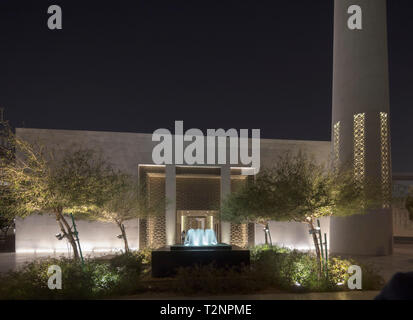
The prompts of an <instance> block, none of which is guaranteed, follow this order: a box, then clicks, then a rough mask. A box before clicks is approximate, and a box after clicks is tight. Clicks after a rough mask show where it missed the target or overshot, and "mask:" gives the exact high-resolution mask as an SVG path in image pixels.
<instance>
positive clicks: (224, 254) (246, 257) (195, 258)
mask: <svg viewBox="0 0 413 320" xmlns="http://www.w3.org/2000/svg"><path fill="white" fill-rule="evenodd" d="M211 263H214V265H215V266H216V267H217V268H226V267H229V268H232V267H241V266H248V265H249V264H250V251H249V250H248V249H243V248H239V247H236V246H231V245H228V244H224V243H219V244H217V245H215V246H195V247H189V246H185V245H174V246H168V247H164V248H160V249H157V250H153V251H152V277H154V278H162V277H170V276H174V275H175V274H176V272H177V270H178V268H182V267H184V268H185V267H193V266H195V265H200V266H206V265H210V264H211Z"/></svg>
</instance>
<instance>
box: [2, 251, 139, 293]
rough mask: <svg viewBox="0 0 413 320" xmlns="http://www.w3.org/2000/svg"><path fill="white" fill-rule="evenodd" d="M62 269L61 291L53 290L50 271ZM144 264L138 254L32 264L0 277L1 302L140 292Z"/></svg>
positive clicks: (61, 259) (39, 261) (53, 260)
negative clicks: (50, 284) (48, 283)
mask: <svg viewBox="0 0 413 320" xmlns="http://www.w3.org/2000/svg"><path fill="white" fill-rule="evenodd" d="M51 265H58V266H59V267H60V268H61V269H62V289H61V290H58V289H55V290H50V289H49V288H48V285H47V281H48V278H49V276H48V274H47V270H48V268H49V266H51ZM141 272H142V261H141V258H140V257H139V256H138V255H137V254H122V255H118V256H116V257H114V258H113V259H112V260H109V261H101V260H98V259H87V260H85V263H84V265H82V263H81V262H80V261H74V260H72V259H68V258H59V259H55V258H53V259H45V260H37V261H34V262H31V263H29V264H27V265H26V266H24V267H23V269H21V270H19V271H13V272H9V273H7V274H4V275H0V283H1V286H0V299H94V298H102V297H106V296H111V295H119V294H130V293H133V292H136V291H138V290H140V288H141V287H140V277H141Z"/></svg>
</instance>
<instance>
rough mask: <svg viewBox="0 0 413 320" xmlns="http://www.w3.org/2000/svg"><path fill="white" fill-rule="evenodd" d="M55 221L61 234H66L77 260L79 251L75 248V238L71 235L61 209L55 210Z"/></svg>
mask: <svg viewBox="0 0 413 320" xmlns="http://www.w3.org/2000/svg"><path fill="white" fill-rule="evenodd" d="M56 221H57V224H58V225H59V227H60V230H61V231H62V233H63V235H64V236H66V238H67V241H69V243H70V245H71V246H72V249H73V257H74V259H75V260H78V259H79V251H78V249H77V244H76V241H75V238H74V237H73V232H72V229H71V228H70V225H69V224H68V223H67V221H66V219H65V218H64V216H63V214H62V211H61V210H56Z"/></svg>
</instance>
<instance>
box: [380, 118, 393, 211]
mask: <svg viewBox="0 0 413 320" xmlns="http://www.w3.org/2000/svg"><path fill="white" fill-rule="evenodd" d="M380 147H381V188H382V196H383V207H384V208H388V207H389V206H390V196H391V175H390V147H389V120H388V114H387V113H386V112H380Z"/></svg>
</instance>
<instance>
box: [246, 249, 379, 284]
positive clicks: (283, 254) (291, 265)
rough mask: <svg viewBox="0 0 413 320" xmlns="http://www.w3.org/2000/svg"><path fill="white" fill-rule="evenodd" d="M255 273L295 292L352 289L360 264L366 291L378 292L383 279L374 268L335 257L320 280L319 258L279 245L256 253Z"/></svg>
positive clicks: (254, 250)
mask: <svg viewBox="0 0 413 320" xmlns="http://www.w3.org/2000/svg"><path fill="white" fill-rule="evenodd" d="M251 257H252V266H253V269H254V274H255V275H256V276H257V277H260V278H261V281H263V280H264V279H266V280H267V284H269V285H270V284H271V285H273V286H276V287H279V288H282V289H286V290H293V291H297V290H299V291H334V290H346V289H348V287H347V285H346V283H347V280H348V278H349V274H348V268H349V266H351V265H359V266H360V267H361V269H362V282H363V283H362V287H363V290H378V289H380V288H381V287H382V286H383V283H384V281H383V278H382V277H381V276H380V275H379V273H378V271H377V270H376V269H375V268H374V267H373V266H372V265H366V264H361V263H359V262H356V261H354V260H351V259H347V260H346V259H342V258H340V257H331V258H330V259H329V261H328V273H324V274H323V275H322V276H321V278H318V272H317V271H318V270H317V258H316V256H315V255H313V254H312V253H310V252H302V251H297V250H290V249H288V248H280V247H277V246H273V247H268V246H259V247H256V248H254V249H253V251H252V256H251Z"/></svg>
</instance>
